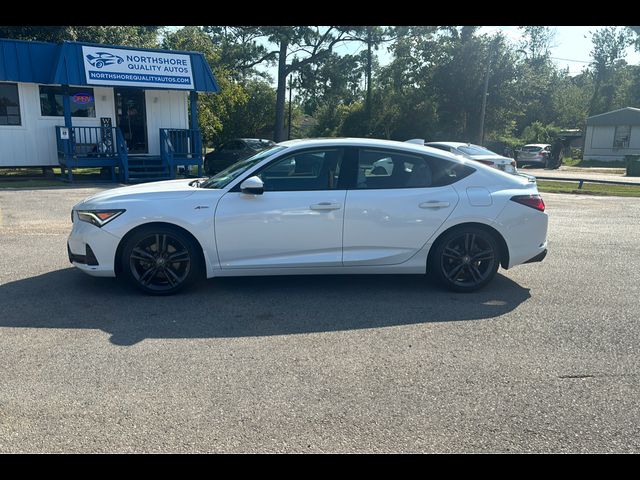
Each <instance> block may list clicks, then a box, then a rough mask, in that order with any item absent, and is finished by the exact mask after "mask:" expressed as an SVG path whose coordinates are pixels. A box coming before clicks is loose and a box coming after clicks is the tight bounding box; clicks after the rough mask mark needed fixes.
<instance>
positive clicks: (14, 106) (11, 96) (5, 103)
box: [0, 83, 21, 125]
mask: <svg viewBox="0 0 640 480" xmlns="http://www.w3.org/2000/svg"><path fill="white" fill-rule="evenodd" d="M0 125H21V122H20V98H19V97H18V84H17V83H0Z"/></svg>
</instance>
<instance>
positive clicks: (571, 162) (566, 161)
mask: <svg viewBox="0 0 640 480" xmlns="http://www.w3.org/2000/svg"><path fill="white" fill-rule="evenodd" d="M562 164H563V165H567V166H569V167H585V168H591V167H597V168H627V162H625V161H624V160H615V161H611V162H603V161H602V160H582V159H581V158H569V157H564V158H563V159H562Z"/></svg>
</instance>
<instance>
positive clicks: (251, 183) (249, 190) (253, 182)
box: [240, 176, 264, 195]
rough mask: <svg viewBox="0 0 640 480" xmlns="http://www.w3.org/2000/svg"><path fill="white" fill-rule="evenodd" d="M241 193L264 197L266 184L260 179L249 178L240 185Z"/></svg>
mask: <svg viewBox="0 0 640 480" xmlns="http://www.w3.org/2000/svg"><path fill="white" fill-rule="evenodd" d="M240 191H241V192H242V193H246V194H247V195H262V194H263V193H264V183H262V180H260V177H257V176H256V177H249V178H247V179H246V180H245V181H244V182H242V183H241V184H240Z"/></svg>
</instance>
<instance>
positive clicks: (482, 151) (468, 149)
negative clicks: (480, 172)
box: [458, 145, 496, 155]
mask: <svg viewBox="0 0 640 480" xmlns="http://www.w3.org/2000/svg"><path fill="white" fill-rule="evenodd" d="M458 150H460V151H461V152H464V153H466V154H467V155H495V154H496V152H492V151H491V150H487V149H486V148H483V147H480V146H478V145H462V146H460V147H458Z"/></svg>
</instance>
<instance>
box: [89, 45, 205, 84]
mask: <svg viewBox="0 0 640 480" xmlns="http://www.w3.org/2000/svg"><path fill="white" fill-rule="evenodd" d="M82 57H83V59H84V72H85V75H86V77H87V84H90V85H121V86H129V87H133V86H137V87H155V88H170V89H185V90H193V89H194V85H193V74H192V70H191V58H190V57H189V55H180V54H177V53H165V52H149V51H145V50H124V49H121V48H106V47H88V46H83V47H82Z"/></svg>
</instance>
